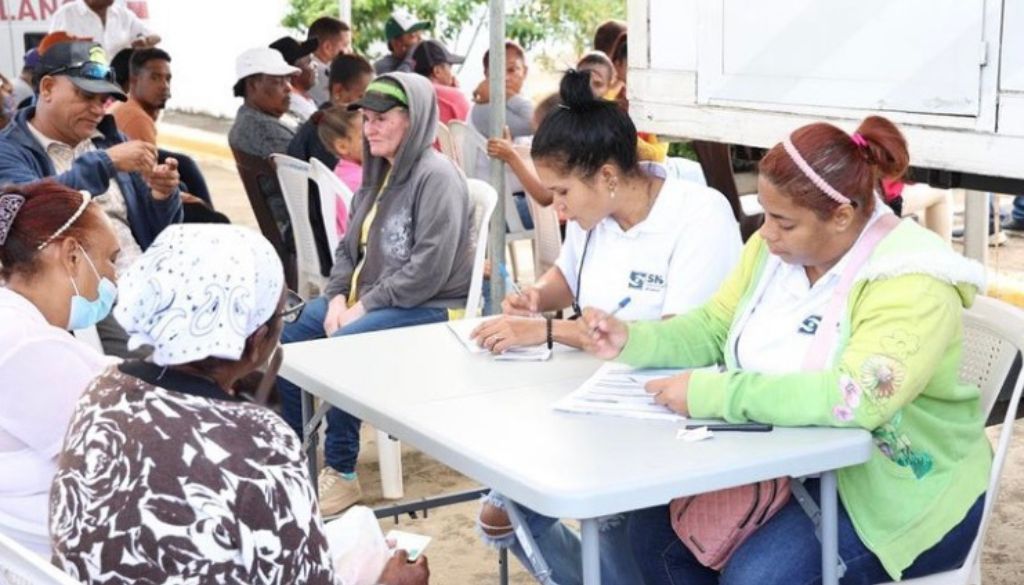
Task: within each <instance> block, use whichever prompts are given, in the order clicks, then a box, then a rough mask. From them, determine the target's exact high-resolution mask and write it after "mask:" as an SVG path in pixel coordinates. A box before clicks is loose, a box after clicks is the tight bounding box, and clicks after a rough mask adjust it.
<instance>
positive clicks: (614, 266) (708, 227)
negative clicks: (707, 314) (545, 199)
mask: <svg viewBox="0 0 1024 585" xmlns="http://www.w3.org/2000/svg"><path fill="white" fill-rule="evenodd" d="M591 232H592V235H591V237H590V244H589V245H586V240H587V233H586V232H585V231H584V230H583V228H581V227H580V226H579V224H577V223H576V222H574V221H573V222H569V223H567V224H566V229H565V242H564V243H563V244H562V251H561V253H560V254H559V256H558V261H557V262H556V263H555V265H556V266H557V267H558V269H559V270H560V271H561V272H562V276H564V277H565V280H566V282H568V283H569V289H570V290H571V291H572V292H573V295H576V294H577V290H576V286H577V284H576V283H577V277H578V279H579V281H580V284H579V289H580V290H579V304H580V307H581V308H584V307H596V308H599V309H603V310H605V311H610V310H612V309H614V308H615V307H616V306H617V305H618V303H619V301H621V300H622V299H623V298H624V297H627V296H628V297H631V299H632V301H631V302H630V304H629V305H628V306H627V307H626V308H624V309H622V311H620V312H619V314H618V317H620V318H621V319H623V320H626V321H640V320H655V319H660V318H662V317H663V316H666V315H677V314H680V313H685V312H687V311H689V310H690V309H693V308H696V307H699V306H701V305H703V304H704V302H705V301H707V300H708V299H709V298H711V295H712V294H714V293H715V291H717V290H718V287H719V285H720V284H721V283H722V281H724V280H725V277H726V275H728V274H729V272H730V271H731V270H732V269H733V267H734V266H735V265H736V263H737V262H738V261H739V257H740V249H741V248H742V242H741V240H740V232H739V228H738V227H737V225H736V219H735V218H734V217H733V214H732V209H731V208H730V207H729V203H728V202H727V201H726V200H725V197H724V196H723V195H722V194H721V193H719V192H718V191H715V190H714V189H711V188H709V187H705V186H703V185H698V184H696V183H690V182H685V181H681V180H679V179H673V178H669V179H667V180H666V181H665V183H664V184H663V185H662V188H661V193H660V194H659V195H658V198H657V199H656V200H655V202H654V206H653V207H652V208H651V211H650V213H649V214H648V216H647V218H646V219H644V220H643V221H642V222H640V223H638V224H636V225H635V226H633V227H631V228H630V229H629V230H627V231H622V228H621V227H620V226H619V224H618V223H617V222H616V221H615V220H614V219H612V218H611V217H607V218H605V219H603V220H602V221H601V222H600V223H598V224H597V225H596V226H594V228H593V230H591ZM584 246H586V248H587V251H586V258H585V259H584V258H583V249H584ZM581 260H582V261H583V266H582V274H580V272H579V271H580V262H581Z"/></svg>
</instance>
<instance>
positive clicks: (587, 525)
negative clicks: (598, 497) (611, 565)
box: [580, 518, 601, 585]
mask: <svg viewBox="0 0 1024 585" xmlns="http://www.w3.org/2000/svg"><path fill="white" fill-rule="evenodd" d="M600 531H601V529H600V528H599V527H598V521H597V518H587V519H585V520H580V533H581V534H580V540H581V542H580V545H581V548H582V549H583V585H600V583H601V552H600V549H599V547H598V541H599V538H600V536H599V533H600Z"/></svg>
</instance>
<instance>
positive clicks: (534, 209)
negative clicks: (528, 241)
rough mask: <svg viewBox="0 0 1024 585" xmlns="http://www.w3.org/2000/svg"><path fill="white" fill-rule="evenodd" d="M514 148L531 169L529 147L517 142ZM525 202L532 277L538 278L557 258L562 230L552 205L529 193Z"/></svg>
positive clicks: (531, 160)
mask: <svg viewBox="0 0 1024 585" xmlns="http://www.w3.org/2000/svg"><path fill="white" fill-rule="evenodd" d="M515 149H516V152H517V153H519V156H520V157H522V158H523V160H525V161H526V164H527V166H528V167H530V168H531V169H532V168H533V159H532V158H531V157H530V147H529V146H528V145H525V144H517V145H516V146H515ZM526 202H527V204H529V206H530V217H532V218H533V277H534V279H538V278H540V277H541V276H543V274H544V273H545V272H547V271H548V269H549V268H551V267H552V266H554V265H555V261H556V260H558V254H559V252H561V251H562V230H561V229H560V227H559V225H558V212H557V211H555V206H554V205H548V206H547V207H544V206H543V205H541V204H540V203H537V202H536V201H535V200H534V199H533V197H530V196H529V194H527V196H526Z"/></svg>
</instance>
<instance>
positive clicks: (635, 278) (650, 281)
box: [629, 270, 665, 292]
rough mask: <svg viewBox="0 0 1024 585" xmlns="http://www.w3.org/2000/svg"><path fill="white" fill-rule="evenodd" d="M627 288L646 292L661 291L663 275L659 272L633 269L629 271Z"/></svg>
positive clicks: (663, 286) (663, 283) (663, 284)
mask: <svg viewBox="0 0 1024 585" xmlns="http://www.w3.org/2000/svg"><path fill="white" fill-rule="evenodd" d="M629 288H631V289H634V290H642V291H648V292H661V291H663V290H665V277H664V276H662V275H660V274H651V273H648V272H640V271H638V270H633V271H632V272H630V273H629Z"/></svg>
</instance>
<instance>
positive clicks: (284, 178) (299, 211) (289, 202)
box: [270, 153, 333, 299]
mask: <svg viewBox="0 0 1024 585" xmlns="http://www.w3.org/2000/svg"><path fill="white" fill-rule="evenodd" d="M270 159H271V160H272V161H274V166H275V168H276V169H277V180H278V183H279V184H280V185H281V195H283V196H284V204H285V205H286V206H287V207H288V215H289V216H290V217H291V220H292V234H293V236H294V238H295V253H296V256H297V259H298V277H299V282H298V289H299V290H298V291H296V292H298V293H299V294H300V295H302V297H303V298H307V299H308V298H310V297H311V296H313V294H314V291H313V289H314V288H316V289H318V290H317V291H316V292H319V291H320V290H322V289H323V284H324V278H323V276H321V275H320V256H319V255H318V254H317V251H316V240H315V238H314V236H313V226H312V225H311V224H310V222H309V163H307V162H305V161H301V160H299V159H297V158H293V157H290V156H288V155H286V154H277V153H275V154H272V155H270ZM332 217H333V216H332Z"/></svg>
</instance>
